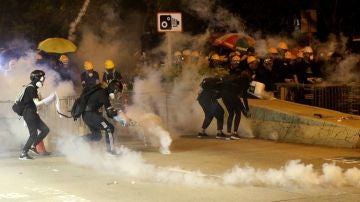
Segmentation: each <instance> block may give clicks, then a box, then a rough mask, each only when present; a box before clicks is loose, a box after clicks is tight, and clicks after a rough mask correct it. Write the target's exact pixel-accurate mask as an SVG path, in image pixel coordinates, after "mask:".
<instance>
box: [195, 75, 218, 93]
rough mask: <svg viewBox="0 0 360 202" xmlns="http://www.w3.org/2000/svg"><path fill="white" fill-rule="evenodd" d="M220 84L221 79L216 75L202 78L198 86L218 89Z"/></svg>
mask: <svg viewBox="0 0 360 202" xmlns="http://www.w3.org/2000/svg"><path fill="white" fill-rule="evenodd" d="M221 84H222V79H221V78H217V77H208V78H205V79H203V80H202V82H201V84H200V86H201V88H202V89H204V90H218V89H219V87H220V86H221Z"/></svg>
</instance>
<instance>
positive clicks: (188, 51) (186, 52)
mask: <svg viewBox="0 0 360 202" xmlns="http://www.w3.org/2000/svg"><path fill="white" fill-rule="evenodd" d="M182 54H183V56H190V55H191V50H190V49H186V50H184V51H183V52H182Z"/></svg>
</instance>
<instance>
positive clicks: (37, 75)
mask: <svg viewBox="0 0 360 202" xmlns="http://www.w3.org/2000/svg"><path fill="white" fill-rule="evenodd" d="M44 76H45V72H44V71H42V70H38V69H37V70H34V71H32V72H31V74H30V80H31V82H35V83H36V82H38V81H40V79H41V77H44ZM44 79H45V78H44Z"/></svg>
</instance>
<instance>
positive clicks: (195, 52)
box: [191, 50, 200, 57]
mask: <svg viewBox="0 0 360 202" xmlns="http://www.w3.org/2000/svg"><path fill="white" fill-rule="evenodd" d="M191 56H193V57H199V56H200V53H199V51H196V50H195V51H192V52H191Z"/></svg>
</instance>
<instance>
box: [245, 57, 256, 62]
mask: <svg viewBox="0 0 360 202" xmlns="http://www.w3.org/2000/svg"><path fill="white" fill-rule="evenodd" d="M255 61H257V59H256V57H255V56H249V57H247V63H248V64H250V63H252V62H255Z"/></svg>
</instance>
